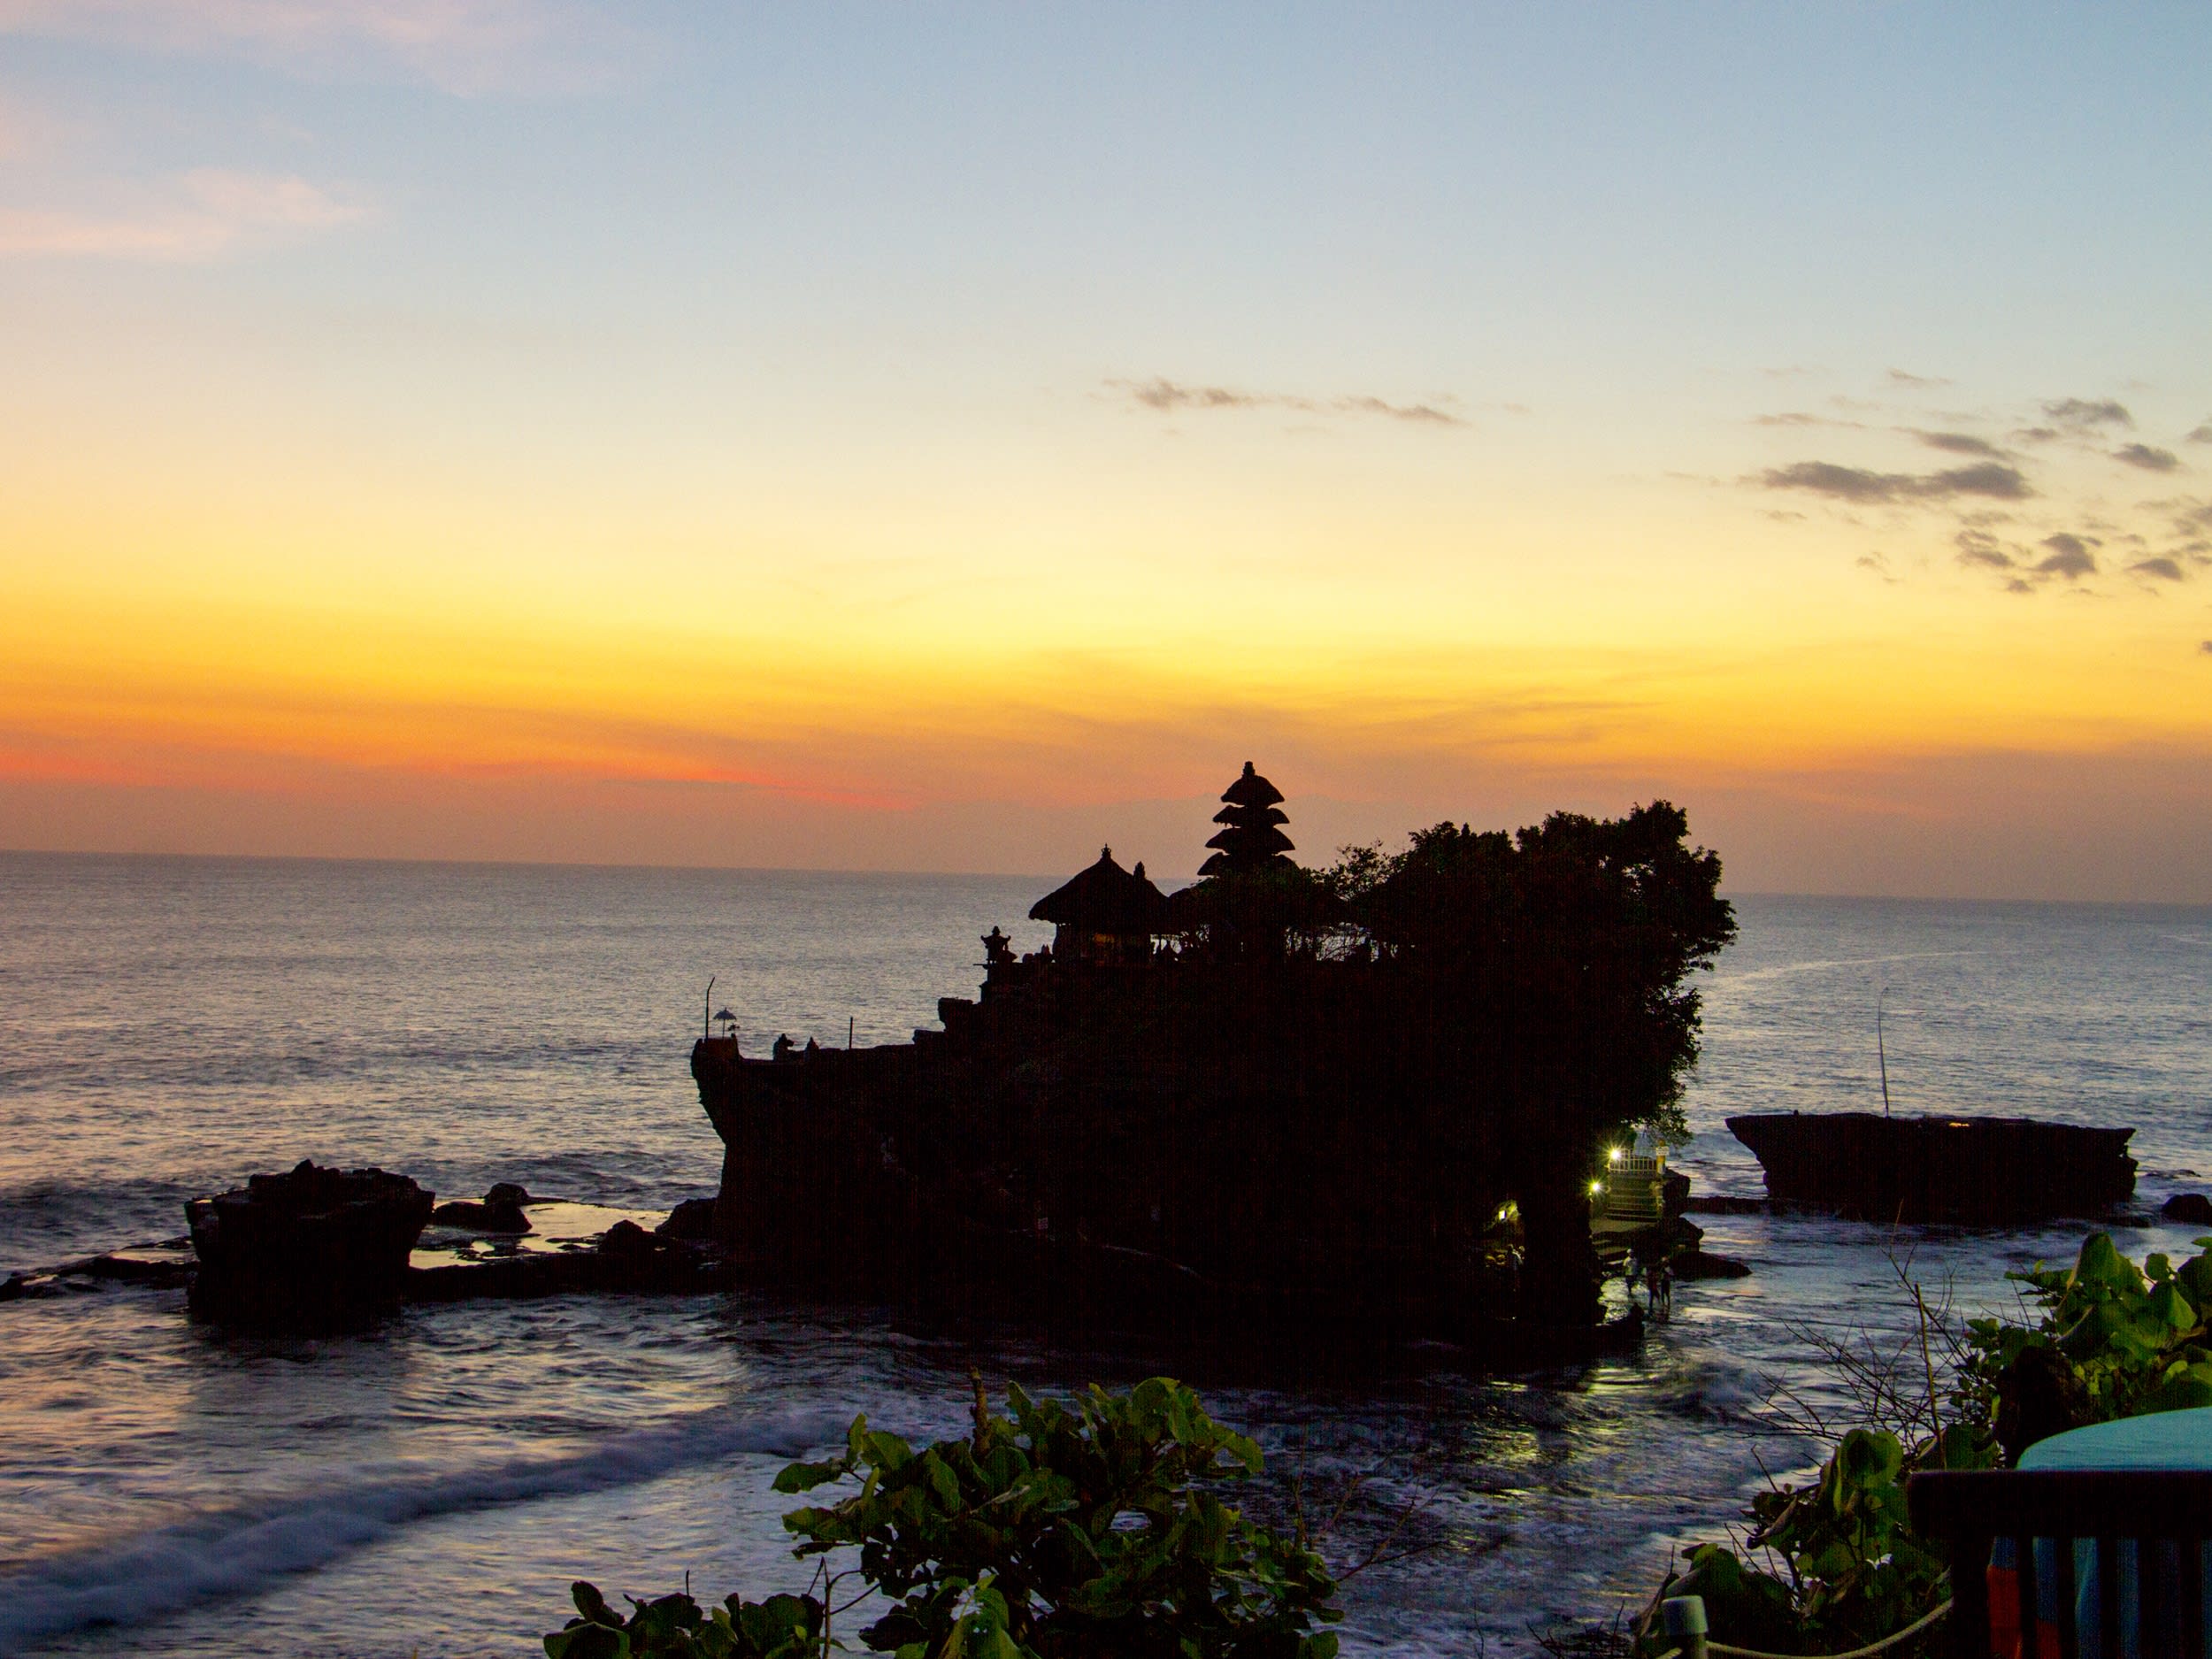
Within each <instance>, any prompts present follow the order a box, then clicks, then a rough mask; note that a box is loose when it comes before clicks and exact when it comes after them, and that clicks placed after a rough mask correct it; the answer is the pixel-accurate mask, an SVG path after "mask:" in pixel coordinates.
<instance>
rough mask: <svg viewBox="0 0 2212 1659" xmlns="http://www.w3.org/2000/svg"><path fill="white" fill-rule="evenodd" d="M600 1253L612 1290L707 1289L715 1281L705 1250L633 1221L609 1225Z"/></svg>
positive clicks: (606, 1280) (605, 1277) (608, 1285)
mask: <svg viewBox="0 0 2212 1659" xmlns="http://www.w3.org/2000/svg"><path fill="white" fill-rule="evenodd" d="M598 1256H599V1260H600V1263H601V1266H602V1271H603V1276H604V1286H605V1288H607V1289H609V1290H628V1291H681V1290H705V1289H710V1288H711V1287H712V1286H713V1284H714V1283H715V1279H714V1274H713V1270H712V1263H711V1262H710V1258H709V1256H708V1255H707V1253H706V1252H705V1251H703V1250H702V1249H700V1248H698V1247H697V1246H695V1245H692V1244H687V1243H685V1242H683V1241H681V1240H676V1239H672V1238H663V1237H660V1236H659V1235H657V1234H656V1233H648V1232H646V1230H645V1229H644V1228H642V1227H641V1226H639V1225H638V1224H637V1223H636V1222H634V1221H618V1222H616V1223H615V1224H614V1225H613V1226H611V1227H609V1228H608V1229H607V1233H606V1236H605V1237H604V1238H603V1239H601V1240H599V1250H598Z"/></svg>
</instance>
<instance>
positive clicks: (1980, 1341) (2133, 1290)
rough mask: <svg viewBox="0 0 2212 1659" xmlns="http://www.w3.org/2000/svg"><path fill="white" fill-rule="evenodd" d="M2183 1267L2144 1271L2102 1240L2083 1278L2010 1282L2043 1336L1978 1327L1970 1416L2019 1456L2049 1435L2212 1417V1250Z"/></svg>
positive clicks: (1974, 1325)
mask: <svg viewBox="0 0 2212 1659" xmlns="http://www.w3.org/2000/svg"><path fill="white" fill-rule="evenodd" d="M2195 1242H2196V1243H2197V1244H2198V1246H2199V1247H2200V1251H2201V1252H2202V1253H2200V1254H2199V1255H2196V1256H2191V1257H2190V1258H2189V1259H2188V1260H2186V1261H2185V1262H2183V1263H2181V1265H2180V1266H2179V1267H2176V1266H2174V1264H2173V1263H2172V1262H2171V1260H2170V1258H2168V1257H2167V1256H2162V1255H2153V1256H2148V1257H2147V1258H2146V1259H2145V1261H2144V1263H2143V1265H2142V1266H2141V1267H2138V1266H2136V1264H2135V1263H2132V1262H2131V1261H2129V1260H2128V1259H2127V1257H2125V1256H2122V1255H2121V1254H2120V1252H2119V1250H2118V1248H2116V1246H2115V1245H2114V1244H2113V1242H2112V1240H2111V1237H2110V1236H2109V1235H2108V1234H2107V1233H2091V1234H2090V1235H2089V1237H2088V1238H2087V1239H2086V1240H2084V1241H2083V1243H2082V1247H2081V1253H2080V1255H2079V1256H2077V1257H2076V1258H2075V1262H2074V1265H2073V1266H2072V1267H2071V1268H2065V1269H2053V1268H2046V1267H2044V1266H2042V1265H2041V1264H2038V1265H2037V1266H2035V1267H2033V1268H2032V1269H2030V1270H2029V1271H2025V1272H2021V1273H2013V1274H2009V1275H2008V1277H2009V1278H2011V1279H2015V1280H2016V1281H2018V1282H2019V1283H2021V1284H2024V1285H2025V1286H2027V1287H2028V1292H2027V1294H2028V1297H2029V1300H2030V1302H2032V1304H2034V1305H2035V1306H2036V1307H2038V1308H2039V1310H2040V1317H2039V1318H2038V1319H2037V1320H2036V1321H2035V1323H2033V1324H2032V1325H2012V1324H2008V1323H2007V1322H2005V1321H2002V1320H1997V1319H1976V1320H1973V1321H1970V1324H1969V1325H1968V1333H1969V1340H1970V1343H1971V1345H1972V1348H1973V1349H1974V1358H1973V1360H1972V1361H1971V1363H1970V1364H1969V1365H1968V1367H1967V1368H1966V1372H1965V1376H1964V1378H1963V1379H1962V1382H1963V1386H1962V1405H1963V1407H1964V1408H1965V1409H1967V1410H1968V1411H1970V1412H1971V1413H1974V1414H1977V1415H1979V1416H1981V1417H1985V1418H1986V1419H1987V1420H1988V1421H1989V1422H1990V1424H1991V1425H1992V1427H1993V1429H1994V1430H1995V1432H1997V1434H1998V1436H1999V1438H2000V1439H2001V1440H2003V1441H2004V1442H2005V1446H2006V1449H2007V1450H2008V1452H2009V1453H2010V1454H2011V1455H2014V1456H2017V1455H2019V1453H2020V1452H2021V1451H2023V1450H2024V1449H2025V1448H2026V1447H2027V1446H2029V1445H2031V1444H2032V1443H2033V1442H2034V1441H2035V1440H2040V1439H2042V1438H2043V1437H2044V1436H2045V1435H2047V1434H2052V1433H2056V1432H2060V1431H2061V1430H2063V1429H2069V1428H2075V1427H2078V1426H2080V1425H2083V1424H2087V1423H2102V1422H2106V1421H2108V1420H2109V1419H2111V1418H2114V1417H2138V1416H2140V1415H2142V1414H2143V1413H2145V1412H2150V1411H2178V1410H2184V1409H2189V1408H2191V1407H2195V1406H2212V1338H2208V1335H2207V1333H2206V1329H2205V1313H2204V1310H2207V1309H2212V1239H2199V1240H2196V1241H2195Z"/></svg>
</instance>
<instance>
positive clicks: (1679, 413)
mask: <svg viewBox="0 0 2212 1659" xmlns="http://www.w3.org/2000/svg"><path fill="white" fill-rule="evenodd" d="M2208 65H2212V8H2207V7H2205V6H2203V5H2202V4H2176V5H2170V6H2159V5H2136V6H2129V7H2124V8H2107V7H2092V6H2085V5H2082V6H2068V7H2047V6H2041V5H2028V4H2001V5H2000V4H1991V5H1969V4H1943V5H1939V6H1938V5H1914V4H1812V3H1808V4H1710V5H1687V4H1678V5H1635V6H1631V5H1625V4H1624V5H1618V6H1596V5H1557V6H1555V5H1530V4H1511V5H1502V4H1501V5H1463V4H1451V5H1438V6H1425V5H1416V4H1402V5H1387V6H1348V5H1336V6H1312V5H1283V6H1267V7H1261V6H1249V7H1212V8H1198V7H1192V6H1189V5H1187V4H1175V5H1167V4H1162V5H1158V6H1149V7H1138V6H1124V5H1098V6H1082V7H1077V6H1011V5H1009V6H1004V7H989V8H987V7H950V6H935V5H908V4H888V3H885V4H849V5H843V4H807V5H782V6H766V5H743V4H665V3H664V0H626V3H625V4H604V5H599V4H583V3H582V0H573V3H571V0H351V3H342V0H0V365H4V379H0V385H4V388H5V392H6V396H5V397H4V399H0V847H4V848H14V849H81V850H92V849H119V850H144V851H176V852H257V853H301V854H318V855H343V856H404V857H463V858H520V859H552V860H578V861H588V862H625V863H632V862H634V863H673V864H747V865H814V866H832V867H841V868H883V869H919V870H1004V871H1019V872H1065V871H1066V870H1068V869H1071V868H1072V867H1074V866H1075V865H1076V864H1080V863H1082V862H1084V861H1086V860H1087V858H1088V857H1090V856H1095V851H1096V848H1097V845H1098V843H1099V842H1100V841H1102V840H1111V841H1113V842H1114V844H1115V849H1116V851H1117V853H1118V855H1120V856H1123V857H1124V858H1125V860H1128V859H1134V858H1144V859H1146V860H1147V861H1148V864H1149V866H1150V867H1151V868H1152V869H1153V870H1154V871H1155V872H1157V873H1162V874H1171V873H1187V872H1189V871H1191V870H1192V869H1194V867H1195V865H1196V864H1197V862H1198V859H1199V858H1200V857H1201V856H1202V848H1201V845H1200V843H1201V842H1202V841H1203V839H1204V836H1205V834H1206V833H1208V829H1209V826H1208V825H1207V823H1206V820H1207V818H1208V817H1209V815H1210V812H1211V810H1212V807H1213V797H1214V796H1215V795H1217V794H1218V793H1219V791H1220V789H1221V788H1222V787H1223V786H1224V785H1225V784H1226V783H1227V781H1228V780H1229V779H1230V778H1231V777H1232V776H1233V775H1234V773H1235V772H1236V771H1237V769H1238V767H1239V765H1240V764H1241V763H1242V762H1243V761H1244V760H1246V759H1248V758H1249V759H1253V760H1255V761H1256V762H1258V764H1260V767H1261V769H1262V770H1263V771H1264V772H1268V773H1269V774H1270V775H1271V776H1272V777H1273V778H1274V780H1276V782H1277V783H1278V784H1279V786H1280V787H1282V788H1283V789H1284V791H1285V793H1286V795H1289V797H1290V799H1289V801H1288V803H1286V804H1287V807H1288V810H1289V811H1290V812H1291V814H1292V818H1293V822H1292V825H1291V833H1292V834H1293V836H1294V838H1295V839H1296V840H1297V841H1298V842H1299V845H1300V848H1301V856H1302V857H1306V858H1308V859H1309V860H1317V859H1322V858H1325V857H1327V856H1330V855H1331V853H1332V852H1333V849H1334V848H1335V847H1336V846H1338V845H1339V844H1341V843H1343V842H1347V841H1354V840H1369V839H1375V838H1383V839H1386V840H1394V839H1395V838H1396V837H1397V836H1398V835H1400V834H1401V833H1402V832H1403V831H1404V830H1405V829H1406V828H1408V827H1409V826H1412V825H1415V824H1417V823H1425V822H1430V821H1433V820H1434V819H1436V818H1441V817H1445V816H1449V817H1451V818H1455V819H1465V820H1469V821H1472V822H1474V823H1477V824H1479V825H1485V826H1511V825H1513V824H1517V823H1522V822H1526V821H1529V820H1530V819H1532V818H1535V817H1538V816H1540V814H1541V813H1542V812H1544V811H1545V810H1548V809H1550V808H1552V807H1555V806H1571V807H1574V808H1577V809H1579V810H1595V811H1607V812H1611V811H1617V810H1623V809H1624V808H1625V807H1627V806H1629V805H1630V804H1632V803H1634V802H1636V801H1639V800H1643V799H1648V798H1650V797H1651V796H1653V795H1665V796H1668V797H1670V798H1671V799H1674V800H1676V801H1678V802H1679V803H1682V804H1683V805H1685V806H1686V807H1687V808H1688V809H1689V811H1690V814H1691V821H1692V826H1693V829H1694V833H1696V834H1697V835H1698V836H1699V837H1700V838H1701V840H1703V841H1706V842H1708V843H1709V844H1710V845H1712V846H1714V847H1715V848H1717V849H1718V850H1719V851H1720V852H1721V854H1722V856H1723V857H1724V859H1725V860H1726V863H1727V868H1728V872H1729V879H1730V883H1731V885H1732V887H1734V888H1736V889H1737V890H1739V891H1746V890H1755V889H1778V890H1794V891H1823V892H1860V893H1895V894H1913V895H1918V894H1926V895H1976V896H2019V897H2055V898H2056V897H2101V898H2134V899H2163V900H2176V901H2189V902H2212V96H2208V94H2207V91H2206V74H2207V70H2208Z"/></svg>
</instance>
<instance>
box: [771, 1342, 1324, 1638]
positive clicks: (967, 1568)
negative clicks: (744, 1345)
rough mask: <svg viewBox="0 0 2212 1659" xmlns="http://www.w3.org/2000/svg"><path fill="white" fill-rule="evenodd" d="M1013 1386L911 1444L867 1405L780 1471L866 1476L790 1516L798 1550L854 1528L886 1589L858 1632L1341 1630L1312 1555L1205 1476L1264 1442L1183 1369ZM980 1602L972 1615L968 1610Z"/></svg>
mask: <svg viewBox="0 0 2212 1659" xmlns="http://www.w3.org/2000/svg"><path fill="white" fill-rule="evenodd" d="M1008 1405H1009V1408H1010V1411H1011V1413H1012V1417H1011V1420H1009V1419H1007V1418H1004V1417H998V1416H996V1415H995V1414H993V1413H990V1412H988V1411H987V1410H985V1409H982V1407H981V1405H980V1402H979V1405H978V1409H977V1413H976V1422H975V1428H974V1431H973V1432H972V1434H971V1435H970V1436H969V1437H968V1438H967V1439H965V1440H946V1441H940V1442H939V1443H937V1444H936V1445H934V1446H932V1447H929V1448H926V1450H923V1451H919V1452H917V1451H915V1450H914V1449H913V1448H910V1447H909V1446H908V1445H907V1443H906V1442H905V1441H904V1440H901V1439H899V1438H898V1437H897V1436H896V1435H893V1434H887V1433H883V1432H879V1431H876V1430H872V1429H871V1428H869V1427H868V1425H867V1421H866V1419H865V1418H861V1419H858V1420H856V1422H855V1423H854V1424H853V1426H852V1432H851V1433H850V1435H849V1437H848V1440H847V1445H846V1451H845V1455H844V1456H843V1457H842V1458H840V1459H837V1460H835V1461H834V1462H832V1463H811V1464H809V1463H801V1464H794V1465H793V1466H792V1467H791V1468H790V1469H787V1470H786V1471H784V1473H783V1474H782V1476H780V1478H779V1479H778V1480H777V1483H776V1484H777V1489H778V1490H779V1491H785V1492H797V1491H806V1490H810V1489H811V1488H813V1487H815V1486H821V1485H825V1484H826V1483H828V1482H831V1481H834V1480H839V1479H857V1480H859V1481H860V1482H861V1486H860V1490H859V1491H857V1492H856V1493H854V1494H851V1495H849V1496H848V1497H846V1498H845V1499H843V1500H842V1501H841V1502H838V1503H836V1504H834V1505H833V1506H830V1507H826V1508H811V1509H798V1510H795V1511H794V1512H793V1513H792V1514H790V1515H788V1516H787V1517H784V1525H786V1526H787V1527H788V1528H789V1529H790V1530H791V1531H792V1532H794V1533H795V1534H797V1535H798V1536H799V1538H800V1539H801V1540H803V1541H802V1542H801V1543H800V1545H799V1547H798V1553H799V1554H800V1555H803V1556H804V1555H819V1554H823V1553H825V1552H827V1551H831V1550H836V1549H842V1548H856V1549H857V1550H858V1551H859V1556H860V1565H859V1571H860V1572H861V1575H862V1576H863V1577H864V1578H865V1579H866V1580H867V1582H868V1583H869V1584H870V1585H871V1586H872V1587H873V1588H874V1589H875V1590H876V1592H877V1593H878V1594H879V1595H881V1596H883V1597H885V1598H887V1599H890V1600H895V1601H896V1602H897V1605H896V1606H895V1608H893V1609H891V1610H890V1611H889V1612H888V1613H887V1614H886V1615H885V1616H884V1617H882V1618H880V1619H879V1620H878V1621H877V1623H875V1624H873V1625H872V1626H870V1627H869V1629H868V1630H867V1631H866V1632H864V1634H863V1640H865V1641H866V1643H867V1644H868V1646H869V1647H873V1648H876V1649H879V1650H892V1649H895V1650H896V1651H897V1652H898V1653H899V1654H900V1655H902V1659H920V1655H925V1654H929V1655H936V1654H941V1653H944V1652H946V1651H947V1650H948V1649H947V1644H948V1643H949V1642H952V1641H956V1640H961V1641H965V1640H968V1639H969V1638H975V1639H977V1640H988V1641H990V1642H992V1643H994V1644H995V1643H997V1642H999V1641H1000V1640H1001V1639H1003V1640H1004V1641H1006V1642H1010V1643H1011V1644H1012V1650H1013V1651H1015V1652H1019V1653H1022V1654H1035V1655H1041V1659H1058V1656H1059V1655H1089V1654H1107V1653H1111V1654H1113V1655H1132V1656H1141V1655H1150V1654H1157V1655H1162V1656H1163V1659H1167V1656H1168V1655H1181V1656H1182V1659H1212V1656H1214V1655H1220V1656H1221V1659H1243V1656H1246V1655H1250V1656H1252V1659H1261V1656H1263V1655H1264V1656H1271V1655H1282V1656H1283V1659H1292V1656H1293V1655H1296V1656H1298V1659H1330V1655H1333V1653H1334V1652H1335V1647H1336V1639H1335V1637H1334V1636H1333V1635H1332V1634H1329V1633H1327V1632H1315V1631H1314V1630H1313V1628H1312V1627H1313V1625H1314V1624H1315V1623H1316V1622H1325V1621H1329V1620H1333V1619H1334V1618H1335V1617H1337V1614H1336V1609H1335V1608H1334V1607H1333V1605H1332V1598H1333V1595H1334V1594H1335V1586H1334V1584H1333V1581H1332V1580H1331V1579H1330V1578H1329V1575H1328V1571H1327V1570H1326V1568H1325V1566H1324V1564H1323V1563H1322V1561H1321V1558H1320V1556H1319V1555H1317V1554H1316V1553H1315V1552H1314V1551H1313V1550H1312V1549H1311V1548H1309V1547H1308V1546H1307V1545H1306V1544H1305V1543H1304V1541H1303V1540H1299V1539H1294V1538H1285V1537H1282V1536H1279V1535H1278V1534H1276V1533H1273V1532H1270V1531H1269V1530H1267V1529H1266V1528H1264V1527H1262V1526H1259V1525H1255V1524H1254V1523H1252V1522H1250V1521H1248V1520H1246V1519H1245V1518H1244V1517H1242V1516H1240V1514H1239V1513H1238V1512H1237V1511H1236V1510H1235V1509H1231V1508H1229V1507H1228V1506H1227V1505H1226V1504H1225V1503H1224V1502H1222V1501H1221V1499H1220V1498H1219V1497H1218V1496H1217V1494H1216V1493H1215V1491H1214V1490H1213V1488H1214V1487H1215V1486H1217V1485H1218V1484H1219V1483H1221V1482H1224V1481H1227V1480H1233V1479H1241V1478H1243V1477H1245V1476H1248V1475H1250V1474H1254V1473H1256V1472H1257V1471H1258V1470H1259V1468H1260V1454H1259V1449H1258V1448H1256V1446H1254V1445H1253V1443H1252V1442H1251V1441H1250V1440H1247V1439H1245V1438H1244V1436H1242V1435H1240V1434H1238V1433H1235V1432H1233V1431H1231V1430H1228V1429H1225V1428H1223V1427H1221V1426H1220V1425H1217V1424H1216V1423H1215V1422H1214V1421H1213V1419H1212V1418H1211V1417H1208V1416H1207V1415H1206V1412H1205V1410H1204V1409H1203V1408H1202V1406H1200V1404H1199V1403H1198V1400H1197V1397H1196V1396H1195V1395H1194V1394H1192V1392H1191V1391H1190V1390H1189V1389H1187V1388H1186V1387H1184V1386H1182V1385H1180V1384H1179V1383H1176V1382H1173V1381H1171V1380H1170V1379H1165V1378H1155V1379H1152V1380H1150V1381H1148V1382H1144V1383H1140V1384H1139V1385H1138V1386H1136V1387H1135V1388H1134V1389H1133V1390H1132V1391H1131V1392H1130V1393H1129V1394H1127V1395H1126V1396H1125V1397H1116V1396H1114V1395H1111V1394H1107V1393H1106V1392H1105V1391H1104V1390H1102V1389H1100V1388H1096V1387H1094V1388H1093V1389H1092V1390H1091V1391H1090V1393H1089V1394H1088V1395H1087V1397H1086V1398H1085V1399H1084V1400H1083V1401H1082V1402H1079V1405H1078V1406H1077V1407H1076V1408H1075V1409H1072V1410H1071V1409H1068V1408H1066V1407H1064V1406H1062V1405H1061V1404H1059V1403H1058V1402H1054V1401H1050V1400H1046V1401H1035V1402H1033V1401H1032V1400H1031V1399H1030V1398H1029V1397H1028V1396H1027V1395H1026V1394H1023V1393H1022V1391H1021V1390H1020V1389H1019V1388H1012V1389H1010V1390H1009V1391H1008ZM986 1590H988V1592H989V1595H988V1598H987V1597H986V1595H985V1591H986ZM979 1614H980V1616H981V1617H982V1620H983V1623H982V1624H981V1625H980V1626H975V1625H973V1624H965V1625H964V1623H963V1621H964V1619H966V1620H970V1621H972V1620H973V1619H974V1618H975V1617H978V1615H979ZM964 1630H965V1631H966V1632H967V1634H966V1636H964V1635H963V1633H962V1632H963V1631H964Z"/></svg>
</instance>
